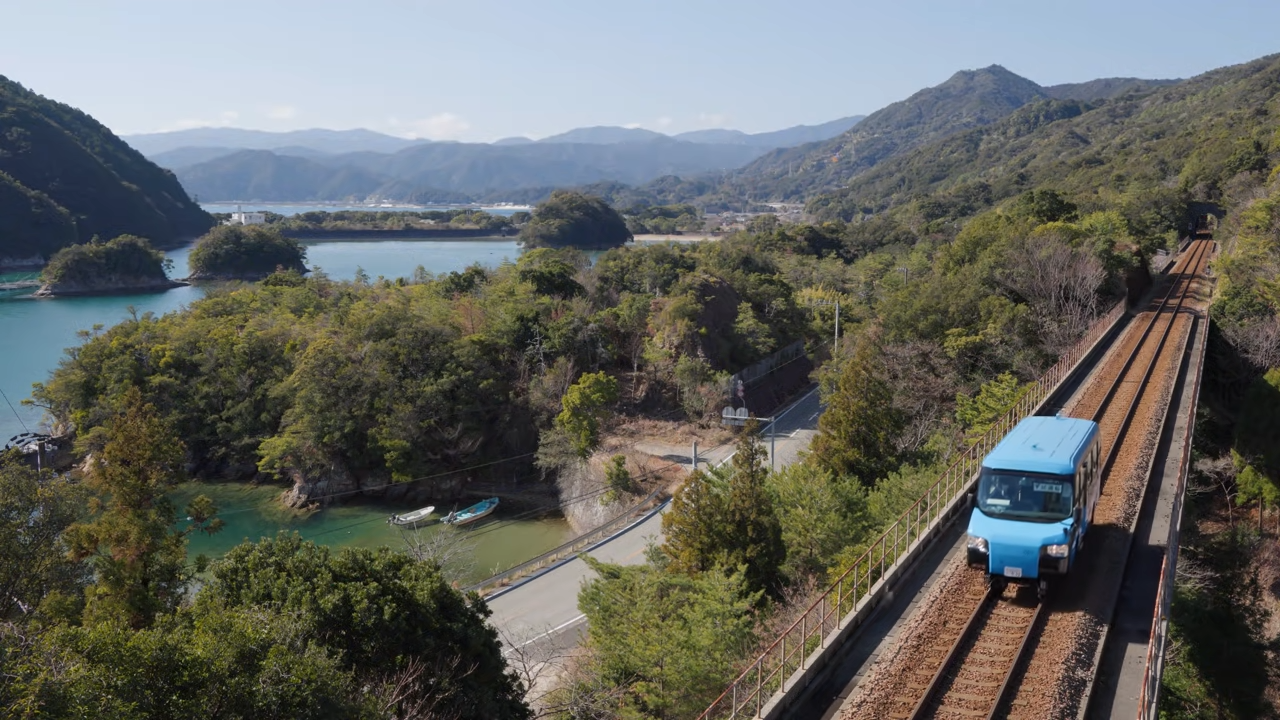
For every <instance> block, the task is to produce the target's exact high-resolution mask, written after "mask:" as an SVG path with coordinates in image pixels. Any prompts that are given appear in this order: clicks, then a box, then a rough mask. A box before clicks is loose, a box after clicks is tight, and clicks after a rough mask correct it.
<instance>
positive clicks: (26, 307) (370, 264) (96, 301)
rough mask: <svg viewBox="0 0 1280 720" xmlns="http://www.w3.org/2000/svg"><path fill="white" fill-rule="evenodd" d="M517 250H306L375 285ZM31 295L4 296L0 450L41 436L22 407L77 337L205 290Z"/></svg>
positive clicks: (479, 242)
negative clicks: (13, 440) (22, 436)
mask: <svg viewBox="0 0 1280 720" xmlns="http://www.w3.org/2000/svg"><path fill="white" fill-rule="evenodd" d="M188 252H189V248H182V249H178V250H173V251H170V252H168V253H166V254H167V255H168V257H169V258H170V259H171V260H173V270H172V272H171V276H172V277H183V276H185V275H186V274H187V254H188ZM519 253H520V248H519V247H518V246H517V245H516V242H515V240H512V239H510V238H478V239H475V240H447V241H429V242H415V241H412V240H394V241H377V242H367V241H343V240H341V239H337V240H332V241H325V242H319V243H314V244H309V245H307V265H308V267H312V268H321V269H323V270H324V272H325V273H327V274H328V275H329V276H330V277H332V278H334V279H335V280H350V279H352V278H354V277H355V274H356V268H363V269H364V271H365V272H366V273H368V274H369V276H370V277H372V278H377V277H379V276H384V277H387V278H397V277H411V276H412V275H413V271H414V268H416V267H417V266H418V265H422V266H423V267H425V268H426V269H427V270H429V271H430V272H433V273H440V272H450V271H454V270H462V269H464V268H466V267H467V266H468V265H470V264H472V263H476V262H479V263H482V264H484V265H488V266H497V265H499V264H500V263H502V261H503V260H507V259H510V260H515V258H516V257H517V256H518V255H519ZM30 277H32V273H29V272H27V273H4V274H0V282H7V281H13V280H21V279H27V278H30ZM33 292H34V289H26V290H21V291H14V292H0V391H3V393H4V395H5V396H7V397H8V399H9V401H10V402H11V403H12V404H13V406H14V408H15V409H16V411H17V413H16V415H17V416H15V413H14V412H13V411H11V410H10V409H9V408H8V407H6V406H5V405H3V404H2V403H3V400H2V399H0V447H3V445H4V441H6V440H8V439H9V438H10V437H12V436H13V435H16V434H17V433H20V432H23V431H24V429H25V430H28V431H36V430H37V428H38V426H39V425H40V421H41V414H42V413H41V411H40V410H39V409H37V408H32V407H23V406H20V405H19V404H18V403H19V401H20V400H22V399H23V398H26V397H28V396H29V395H30V394H31V384H32V383H34V382H41V381H44V380H46V379H47V378H48V376H49V373H50V372H51V371H52V370H53V369H54V368H56V367H57V365H58V361H59V360H61V359H62V357H63V348H67V347H71V346H73V345H77V344H79V342H80V339H79V338H78V337H77V335H76V333H77V332H78V331H80V330H90V329H92V328H93V326H94V325H96V324H101V325H103V326H105V327H109V326H111V325H114V324H115V323H117V322H119V321H121V320H123V319H125V318H126V317H128V314H129V308H131V307H132V308H133V309H134V310H135V311H136V312H137V313H139V314H142V313H145V312H154V313H156V314H164V313H167V312H170V311H173V310H178V309H180V308H182V307H183V306H184V305H188V304H190V303H192V302H194V301H195V300H198V299H199V298H200V297H202V296H203V295H204V290H202V289H201V288H200V287H197V286H187V287H180V288H174V289H172V290H168V291H166V292H158V293H145V294H131V295H103V296H95V297H66V298H39V299H37V298H32V297H31V294H32V293H33Z"/></svg>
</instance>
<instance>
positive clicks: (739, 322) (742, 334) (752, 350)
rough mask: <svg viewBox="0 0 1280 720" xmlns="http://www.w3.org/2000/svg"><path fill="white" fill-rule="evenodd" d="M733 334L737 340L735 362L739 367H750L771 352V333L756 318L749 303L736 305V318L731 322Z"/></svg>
mask: <svg viewBox="0 0 1280 720" xmlns="http://www.w3.org/2000/svg"><path fill="white" fill-rule="evenodd" d="M733 334H734V337H735V339H736V340H737V343H736V345H737V347H736V349H737V350H738V352H737V353H735V355H736V357H735V358H734V359H735V360H737V361H738V362H739V363H740V364H741V365H750V364H751V363H753V362H755V361H757V360H759V359H760V358H762V357H764V356H765V355H768V354H769V353H771V352H773V348H774V340H773V333H772V332H770V330H769V326H768V325H766V324H764V323H763V322H761V321H760V319H759V318H757V317H756V312H755V310H753V309H752V308H751V303H747V302H744V303H739V304H738V317H737V319H736V320H734V321H733Z"/></svg>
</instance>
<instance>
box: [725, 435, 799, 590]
mask: <svg viewBox="0 0 1280 720" xmlns="http://www.w3.org/2000/svg"><path fill="white" fill-rule="evenodd" d="M753 425H754V423H752V426H748V427H747V428H744V430H745V432H743V433H742V437H741V438H740V439H739V441H738V447H737V451H736V452H735V453H734V455H733V475H732V476H731V477H730V478H729V495H728V498H727V503H726V507H725V525H726V526H727V530H728V534H727V536H726V537H725V552H724V556H725V561H726V565H727V569H728V570H729V571H730V572H732V571H734V570H735V569H736V568H739V567H740V568H743V574H744V576H745V578H746V581H747V586H748V587H750V588H751V589H752V590H764V591H765V592H766V593H768V594H769V595H771V596H776V595H777V593H778V591H779V590H781V589H782V582H783V576H782V564H783V563H784V562H786V559H787V546H786V545H785V544H784V543H783V542H782V523H781V522H780V521H779V519H778V513H777V510H776V508H775V507H774V505H773V497H772V496H771V495H770V494H769V491H768V487H767V482H768V479H769V469H768V468H767V467H766V466H765V461H766V460H767V459H768V453H767V452H766V451H765V448H764V444H763V443H761V442H760V438H759V436H758V435H757V434H756V432H755V428H754V427H753Z"/></svg>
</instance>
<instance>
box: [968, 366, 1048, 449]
mask: <svg viewBox="0 0 1280 720" xmlns="http://www.w3.org/2000/svg"><path fill="white" fill-rule="evenodd" d="M1028 387H1030V386H1029V385H1028V386H1024V385H1022V383H1020V382H1018V378H1016V377H1014V375H1013V373H1007V372H1006V373H1001V374H999V375H997V376H996V377H995V378H993V379H992V380H990V381H988V382H986V383H983V385H982V387H981V388H979V389H978V394H977V395H974V396H973V397H969V396H968V395H965V394H964V393H957V394H956V422H958V423H960V426H961V427H963V428H964V430H965V440H964V442H965V446H966V447H967V446H969V445H972V444H973V443H975V442H977V441H978V438H980V437H982V435H983V434H984V433H986V432H987V430H988V429H989V428H990V427H991V426H992V425H994V424H995V422H996V420H999V419H1000V417H1001V416H1003V415H1004V414H1005V413H1006V412H1008V411H1009V408H1011V407H1013V406H1014V404H1015V403H1017V402H1018V400H1019V399H1020V398H1021V397H1022V396H1023V394H1024V393H1026V391H1027V388H1028Z"/></svg>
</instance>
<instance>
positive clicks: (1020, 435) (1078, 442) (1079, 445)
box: [982, 417, 1098, 475]
mask: <svg viewBox="0 0 1280 720" xmlns="http://www.w3.org/2000/svg"><path fill="white" fill-rule="evenodd" d="M1097 434H1098V425H1097V423H1095V422H1093V421H1091V420H1079V419H1076V418H1067V417H1029V418H1027V419H1025V420H1023V421H1022V422H1020V423H1018V424H1017V426H1016V427H1014V428H1013V430H1010V431H1009V434H1008V435H1006V436H1005V437H1004V439H1003V440H1001V441H1000V442H999V443H998V444H997V445H996V446H995V447H994V448H992V449H991V452H989V453H987V457H986V458H984V459H983V461H982V466H983V467H986V468H991V469H993V470H1026V471H1029V472H1039V473H1051V474H1055V475H1071V474H1073V473H1074V472H1075V466H1076V462H1077V461H1078V460H1079V459H1080V456H1081V455H1083V454H1084V452H1085V450H1087V449H1088V447H1089V443H1091V442H1092V441H1093V438H1094V436H1095V435H1097Z"/></svg>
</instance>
